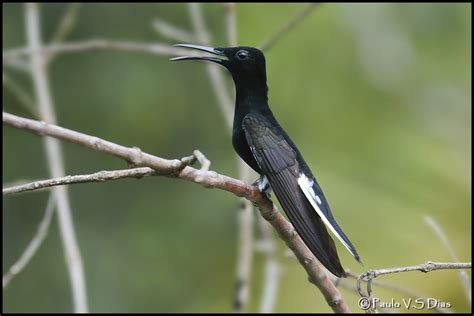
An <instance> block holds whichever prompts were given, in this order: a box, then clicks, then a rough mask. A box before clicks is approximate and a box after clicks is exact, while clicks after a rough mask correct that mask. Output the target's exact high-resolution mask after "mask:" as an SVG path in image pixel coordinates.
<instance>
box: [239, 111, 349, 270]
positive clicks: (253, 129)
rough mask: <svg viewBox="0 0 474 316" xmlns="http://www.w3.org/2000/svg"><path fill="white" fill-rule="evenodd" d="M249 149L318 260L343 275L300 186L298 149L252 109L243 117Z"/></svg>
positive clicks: (322, 227) (322, 225)
mask: <svg viewBox="0 0 474 316" xmlns="http://www.w3.org/2000/svg"><path fill="white" fill-rule="evenodd" d="M243 129H244V131H245V136H246V139H247V142H248V144H249V146H250V149H251V151H252V153H253V155H254V157H255V160H256V161H257V163H258V165H259V167H260V169H261V170H262V173H263V174H264V175H265V176H266V177H267V179H268V181H269V182H270V186H271V188H272V190H273V191H274V192H275V195H276V197H277V198H278V201H279V202H280V204H281V205H282V207H283V209H284V211H285V213H286V214H287V216H288V218H289V220H290V221H291V223H292V224H293V225H294V227H295V229H296V231H297V232H298V234H299V235H300V236H301V238H302V239H303V241H304V242H305V243H306V245H307V246H308V248H309V249H310V250H311V252H312V253H313V254H314V255H315V256H316V258H318V260H319V261H320V262H321V263H322V264H323V265H324V266H325V267H326V268H327V269H328V270H329V271H331V273H333V274H334V275H336V276H339V277H341V276H345V273H344V269H343V268H342V266H341V263H340V262H339V258H338V256H337V251H336V247H335V245H334V241H333V240H332V238H331V236H330V235H329V234H328V232H327V230H326V227H325V221H324V220H322V218H323V217H324V214H323V216H321V215H320V214H319V213H318V212H316V211H315V209H314V207H313V205H312V204H311V203H310V201H309V200H308V198H307V197H306V195H305V193H304V191H303V190H301V187H300V184H299V181H298V179H299V178H300V177H301V174H302V170H301V166H300V164H299V163H298V160H297V155H298V154H297V152H296V151H295V150H294V149H293V148H292V146H291V145H290V144H289V143H288V141H287V140H286V138H285V136H284V134H283V133H282V132H281V131H279V130H277V129H276V128H275V127H274V126H273V125H272V124H271V123H270V122H269V121H268V119H267V118H265V117H264V116H263V115H261V114H259V113H256V112H251V113H249V114H247V115H246V116H245V118H244V120H243Z"/></svg>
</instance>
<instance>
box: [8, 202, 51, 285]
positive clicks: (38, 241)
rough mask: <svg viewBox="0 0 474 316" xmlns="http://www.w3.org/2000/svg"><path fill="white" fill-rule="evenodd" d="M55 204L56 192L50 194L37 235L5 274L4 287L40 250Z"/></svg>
mask: <svg viewBox="0 0 474 316" xmlns="http://www.w3.org/2000/svg"><path fill="white" fill-rule="evenodd" d="M55 205H56V201H55V198H54V194H50V195H49V199H48V204H47V206H46V211H45V212H44V216H43V219H42V220H41V222H40V223H39V225H38V229H37V231H36V234H35V236H34V237H33V239H32V240H31V241H30V243H29V244H28V246H27V247H26V249H25V251H24V252H23V254H22V255H21V256H20V258H18V260H17V261H16V262H15V263H14V264H13V265H12V266H11V267H10V269H8V272H7V273H5V274H4V275H3V278H2V281H3V288H6V287H7V286H8V284H9V283H10V281H11V280H13V278H14V277H15V276H16V275H18V274H19V273H20V272H21V271H22V270H23V269H24V268H25V267H26V266H27V265H28V263H29V262H30V261H31V259H32V258H33V256H34V255H35V254H36V251H38V249H39V248H40V246H41V245H42V244H43V241H44V239H45V238H46V236H47V235H48V232H49V226H50V224H51V218H52V217H53V214H54V206H55Z"/></svg>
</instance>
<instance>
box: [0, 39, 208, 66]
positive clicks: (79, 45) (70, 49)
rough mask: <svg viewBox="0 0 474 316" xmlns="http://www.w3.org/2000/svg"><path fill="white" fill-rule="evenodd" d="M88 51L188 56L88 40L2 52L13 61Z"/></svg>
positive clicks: (164, 48)
mask: <svg viewBox="0 0 474 316" xmlns="http://www.w3.org/2000/svg"><path fill="white" fill-rule="evenodd" d="M90 50H117V51H131V52H142V53H147V54H152V55H159V56H175V55H183V54H188V55H189V53H190V52H189V51H188V50H185V49H183V48H178V47H173V46H170V45H167V44H162V43H151V44H149V43H140V42H130V41H115V40H108V39H90V40H85V41H78V42H68V43H54V44H50V45H44V46H42V47H38V48H35V49H32V48H29V47H22V48H13V49H8V50H6V51H3V60H4V61H5V60H7V61H10V60H14V59H16V58H18V57H21V56H24V55H31V54H39V53H41V54H44V55H51V54H59V53H80V52H84V51H90ZM191 54H192V55H190V56H200V55H201V54H199V53H198V52H191Z"/></svg>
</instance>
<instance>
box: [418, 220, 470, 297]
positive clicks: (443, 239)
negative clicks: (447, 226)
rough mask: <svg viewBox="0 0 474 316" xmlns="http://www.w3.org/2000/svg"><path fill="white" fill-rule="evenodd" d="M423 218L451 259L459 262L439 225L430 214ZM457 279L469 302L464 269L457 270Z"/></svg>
mask: <svg viewBox="0 0 474 316" xmlns="http://www.w3.org/2000/svg"><path fill="white" fill-rule="evenodd" d="M424 220H425V222H426V224H428V225H429V226H430V227H431V229H432V230H433V232H434V233H435V234H436V236H438V238H439V239H440V240H441V242H442V243H443V245H444V247H445V248H446V249H447V250H448V252H449V255H450V257H451V259H452V260H453V261H456V262H459V259H458V256H456V253H455V252H454V250H453V247H451V244H450V243H449V241H448V237H446V234H445V233H444V231H443V230H442V229H441V227H440V226H439V225H438V223H437V222H436V221H435V220H434V218H432V217H431V216H425V217H424ZM459 280H460V281H461V284H462V286H463V289H464V293H465V295H466V298H467V300H468V302H469V304H471V298H472V296H471V283H470V282H469V276H468V275H467V273H466V271H465V270H459Z"/></svg>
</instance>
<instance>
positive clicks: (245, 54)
mask: <svg viewBox="0 0 474 316" xmlns="http://www.w3.org/2000/svg"><path fill="white" fill-rule="evenodd" d="M235 56H236V57H237V59H240V60H245V59H248V58H249V52H248V51H246V50H243V49H242V50H239V51H238V52H237V54H235Z"/></svg>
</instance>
